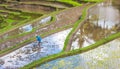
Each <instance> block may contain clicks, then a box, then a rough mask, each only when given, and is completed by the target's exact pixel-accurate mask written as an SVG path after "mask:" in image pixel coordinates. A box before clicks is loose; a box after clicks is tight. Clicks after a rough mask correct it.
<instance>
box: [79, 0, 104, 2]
mask: <svg viewBox="0 0 120 69" xmlns="http://www.w3.org/2000/svg"><path fill="white" fill-rule="evenodd" d="M81 1H85V2H103V1H105V0H81Z"/></svg>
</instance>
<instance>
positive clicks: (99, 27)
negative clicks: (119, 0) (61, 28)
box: [71, 2, 120, 49]
mask: <svg viewBox="0 0 120 69" xmlns="http://www.w3.org/2000/svg"><path fill="white" fill-rule="evenodd" d="M111 13H112V14H111ZM117 32H120V10H119V9H118V8H117V7H116V6H114V4H113V3H111V2H107V3H100V4H98V5H97V6H94V7H92V8H90V9H89V10H88V19H87V20H86V21H85V22H84V24H82V26H81V27H80V28H79V30H78V32H77V33H76V35H75V36H74V37H73V42H72V47H71V49H78V48H81V47H85V46H89V45H91V44H94V43H95V42H96V41H99V40H100V39H102V38H106V37H108V36H110V35H111V34H114V33H117Z"/></svg>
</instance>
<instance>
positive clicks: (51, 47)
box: [0, 29, 71, 69]
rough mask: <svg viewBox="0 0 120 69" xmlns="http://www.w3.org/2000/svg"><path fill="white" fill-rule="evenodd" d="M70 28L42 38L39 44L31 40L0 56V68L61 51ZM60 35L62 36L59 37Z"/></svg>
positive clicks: (13, 66)
mask: <svg viewBox="0 0 120 69" xmlns="http://www.w3.org/2000/svg"><path fill="white" fill-rule="evenodd" d="M70 31H71V29H68V30H64V31H61V32H58V33H56V34H53V35H50V36H48V37H46V38H43V40H42V43H41V45H40V46H38V45H37V42H32V43H30V44H28V45H26V46H24V47H22V48H20V49H18V50H16V51H14V52H12V53H10V54H7V55H5V56H3V57H0V69H1V68H5V69H6V68H13V69H14V68H19V67H23V66H24V65H26V64H28V63H30V62H32V61H34V60H38V59H40V58H42V57H45V56H48V55H52V54H56V53H59V52H61V50H62V49H63V46H64V41H65V38H66V36H67V35H68V33H69V32H70ZM61 37H62V38H61Z"/></svg>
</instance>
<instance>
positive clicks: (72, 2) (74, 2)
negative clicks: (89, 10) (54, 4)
mask: <svg viewBox="0 0 120 69" xmlns="http://www.w3.org/2000/svg"><path fill="white" fill-rule="evenodd" d="M48 1H58V2H61V3H66V4H69V5H72V6H81V5H82V4H80V3H78V2H76V1H73V0H48Z"/></svg>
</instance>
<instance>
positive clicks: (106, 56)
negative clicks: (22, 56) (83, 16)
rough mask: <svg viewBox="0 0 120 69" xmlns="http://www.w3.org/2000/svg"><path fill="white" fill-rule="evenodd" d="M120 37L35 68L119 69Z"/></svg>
mask: <svg viewBox="0 0 120 69" xmlns="http://www.w3.org/2000/svg"><path fill="white" fill-rule="evenodd" d="M118 52H120V39H115V40H113V41H111V42H109V43H107V44H105V45H102V46H100V47H98V48H95V49H93V50H90V51H88V52H85V53H82V54H78V55H74V56H69V57H65V58H59V59H56V60H53V61H50V62H48V63H45V64H42V65H41V66H38V67H36V69H119V68H120V65H119V64H120V62H119V58H120V54H119V53H118Z"/></svg>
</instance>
